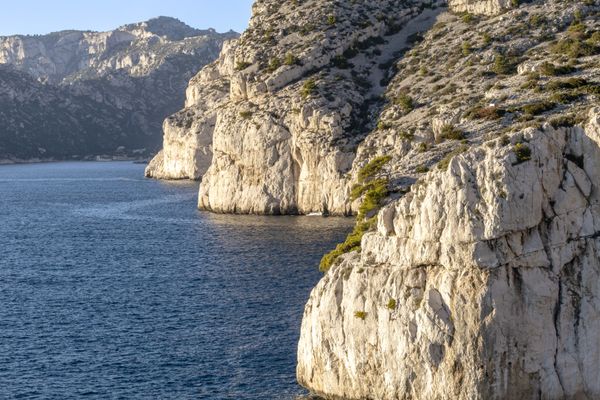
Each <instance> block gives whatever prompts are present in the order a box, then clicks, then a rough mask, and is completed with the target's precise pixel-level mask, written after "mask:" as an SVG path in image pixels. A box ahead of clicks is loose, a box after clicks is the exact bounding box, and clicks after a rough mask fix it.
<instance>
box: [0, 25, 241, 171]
mask: <svg viewBox="0 0 600 400" xmlns="http://www.w3.org/2000/svg"><path fill="white" fill-rule="evenodd" d="M237 36H238V35H237V33H235V32H232V31H230V32H227V33H223V34H221V33H217V32H216V31H215V30H214V29H206V30H200V29H195V28H192V27H190V26H188V25H186V24H185V23H183V22H181V21H179V20H177V19H175V18H170V17H158V18H154V19H151V20H149V21H145V22H140V23H134V24H128V25H124V26H122V27H119V28H117V29H115V30H113V31H107V32H92V31H72V30H68V31H61V32H54V33H50V34H48V35H35V36H29V35H15V36H3V37H0V65H1V66H2V67H3V68H0V82H1V85H0V104H3V107H2V109H0V158H9V159H10V158H19V159H22V158H24V159H28V158H38V157H44V158H48V157H50V158H60V159H64V158H73V157H75V158H77V157H83V156H86V155H98V154H109V155H110V154H114V153H115V152H116V150H117V148H119V152H121V153H123V152H125V153H127V154H132V152H134V150H137V151H136V154H140V151H139V150H141V149H146V151H148V152H150V151H153V150H154V149H155V148H156V147H157V146H158V145H159V144H160V139H161V125H162V122H163V120H164V118H165V117H167V116H168V115H170V114H171V113H173V112H175V111H176V110H177V109H179V108H181V106H182V105H183V102H184V92H185V87H186V86H187V83H188V81H189V79H190V78H191V77H192V76H194V74H195V73H196V72H197V71H198V70H199V69H200V68H202V67H203V66H204V65H206V64H208V63H210V62H212V61H213V60H215V59H216V58H217V56H218V54H219V52H220V50H221V47H222V45H223V42H224V41H225V40H228V39H232V38H236V37H237ZM9 100H10V101H9ZM36 105H37V107H42V108H39V109H36ZM90 121H94V122H93V123H91V122H90ZM84 126H85V129H84V128H83V127H84ZM82 135H83V136H82ZM79 136H81V137H79ZM66 137H69V138H70V139H69V140H67V141H66V142H63V140H64V139H65V138H66ZM92 138H93V139H92ZM123 148H124V149H125V150H123Z"/></svg>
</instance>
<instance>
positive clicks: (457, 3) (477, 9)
mask: <svg viewBox="0 0 600 400" xmlns="http://www.w3.org/2000/svg"><path fill="white" fill-rule="evenodd" d="M448 4H449V6H450V7H451V8H452V10H453V11H454V12H458V13H462V12H466V13H471V14H475V15H497V14H500V13H502V12H503V11H506V10H508V9H510V8H513V7H514V5H515V4H518V1H516V2H515V1H512V0H448Z"/></svg>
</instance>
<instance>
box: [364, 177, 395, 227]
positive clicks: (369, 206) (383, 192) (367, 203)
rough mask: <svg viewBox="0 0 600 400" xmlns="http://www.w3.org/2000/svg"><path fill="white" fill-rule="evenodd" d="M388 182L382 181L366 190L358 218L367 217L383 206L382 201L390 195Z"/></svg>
mask: <svg viewBox="0 0 600 400" xmlns="http://www.w3.org/2000/svg"><path fill="white" fill-rule="evenodd" d="M387 185H388V181H387V180H381V181H379V182H378V183H377V184H371V185H370V187H369V188H368V189H367V190H366V192H365V195H364V199H363V201H362V203H361V205H360V207H359V208H358V218H359V219H360V218H361V217H362V218H364V217H366V216H367V215H368V214H369V213H370V212H371V211H374V210H375V209H377V208H378V207H379V206H380V205H381V201H382V200H383V199H385V198H386V197H387V195H388V189H387Z"/></svg>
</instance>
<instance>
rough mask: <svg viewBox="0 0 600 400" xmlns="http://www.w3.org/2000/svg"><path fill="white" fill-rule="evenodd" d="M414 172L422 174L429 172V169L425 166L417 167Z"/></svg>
mask: <svg viewBox="0 0 600 400" xmlns="http://www.w3.org/2000/svg"><path fill="white" fill-rule="evenodd" d="M415 172H416V173H417V174H424V173H426V172H429V168H427V166H425V165H418V166H417V168H415Z"/></svg>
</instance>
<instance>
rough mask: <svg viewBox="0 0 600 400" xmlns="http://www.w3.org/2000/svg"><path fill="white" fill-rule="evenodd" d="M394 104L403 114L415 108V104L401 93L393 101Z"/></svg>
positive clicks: (406, 95)
mask: <svg viewBox="0 0 600 400" xmlns="http://www.w3.org/2000/svg"><path fill="white" fill-rule="evenodd" d="M394 104H395V105H397V106H400V108H401V109H402V111H403V112H404V113H409V112H411V111H412V110H414V108H415V102H414V100H413V99H412V97H410V96H409V95H408V94H406V93H404V92H401V93H400V94H399V95H398V96H397V97H396V98H395V99H394Z"/></svg>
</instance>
